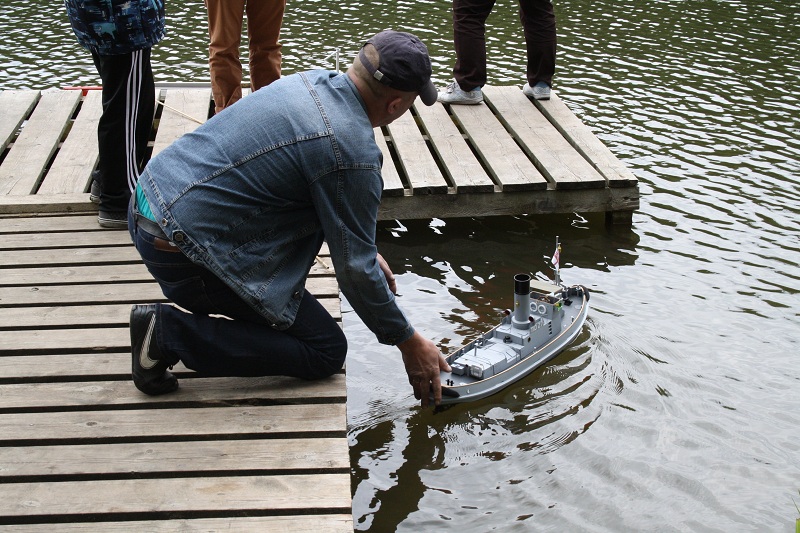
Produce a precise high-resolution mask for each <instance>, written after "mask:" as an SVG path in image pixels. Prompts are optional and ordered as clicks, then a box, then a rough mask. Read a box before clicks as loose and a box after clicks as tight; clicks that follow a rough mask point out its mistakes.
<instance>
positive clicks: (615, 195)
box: [378, 106, 639, 220]
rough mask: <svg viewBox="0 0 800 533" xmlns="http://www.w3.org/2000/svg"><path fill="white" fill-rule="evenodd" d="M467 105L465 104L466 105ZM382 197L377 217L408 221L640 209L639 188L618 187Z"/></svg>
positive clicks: (379, 218)
mask: <svg viewBox="0 0 800 533" xmlns="http://www.w3.org/2000/svg"><path fill="white" fill-rule="evenodd" d="M464 107H466V106H464ZM408 200H409V199H408V198H396V197H388V198H384V199H382V200H381V207H380V210H379V211H378V220H405V219H415V218H420V216H421V215H422V214H429V215H428V216H431V217H438V218H454V217H471V216H475V215H476V214H480V215H481V216H499V215H519V214H520V213H536V214H551V213H574V212H576V211H577V212H579V213H608V212H611V211H634V210H636V209H638V208H639V189H638V188H636V187H615V188H603V189H568V190H558V191H556V190H555V189H549V190H544V191H515V192H510V193H507V192H502V193H484V194H477V193H476V194H447V195H436V196H419V197H415V198H414V200H413V201H411V202H409V201H408Z"/></svg>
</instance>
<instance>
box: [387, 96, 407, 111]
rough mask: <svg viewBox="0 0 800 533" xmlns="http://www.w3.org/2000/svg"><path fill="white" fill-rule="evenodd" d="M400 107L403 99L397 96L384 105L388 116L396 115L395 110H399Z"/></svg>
mask: <svg viewBox="0 0 800 533" xmlns="http://www.w3.org/2000/svg"><path fill="white" fill-rule="evenodd" d="M402 105H403V98H401V97H400V96H397V97H395V98H392V99H391V100H389V103H388V104H386V111H387V112H388V113H389V115H395V114H396V113H397V110H398V109H400V108H401V106H402Z"/></svg>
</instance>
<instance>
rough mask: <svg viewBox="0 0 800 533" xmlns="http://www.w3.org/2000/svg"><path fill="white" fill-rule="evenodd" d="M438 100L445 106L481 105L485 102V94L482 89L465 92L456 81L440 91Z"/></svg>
mask: <svg viewBox="0 0 800 533" xmlns="http://www.w3.org/2000/svg"><path fill="white" fill-rule="evenodd" d="M437 100H438V101H439V102H442V103H443V104H480V103H481V102H483V93H482V92H481V88H480V87H478V88H476V89H472V90H471V91H465V90H463V89H462V88H461V87H459V86H458V82H457V81H455V80H454V81H453V83H451V84H450V85H448V86H447V87H445V88H444V89H442V90H441V91H439V96H438V97H437Z"/></svg>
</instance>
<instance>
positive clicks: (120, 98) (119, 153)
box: [92, 48, 156, 213]
mask: <svg viewBox="0 0 800 533" xmlns="http://www.w3.org/2000/svg"><path fill="white" fill-rule="evenodd" d="M92 59H93V60H94V64H95V67H96V68H97V72H98V73H99V74H100V79H101V80H102V81H103V115H102V116H101V117H100V121H99V123H98V125H97V140H98V148H99V153H100V157H99V161H98V163H97V171H96V172H95V173H94V176H93V177H94V179H95V180H97V181H98V182H99V184H100V189H101V195H100V209H101V210H102V211H108V212H117V213H124V212H125V211H126V210H127V208H128V200H129V199H130V196H131V192H132V191H133V189H134V188H135V187H136V182H137V181H138V179H139V170H140V168H141V165H142V162H143V160H144V157H145V155H146V152H147V141H148V139H149V137H150V131H151V129H152V127H153V115H154V113H155V95H156V92H155V91H156V90H155V82H154V80H153V71H152V70H151V68H150V49H149V48H146V49H144V50H137V51H135V52H131V53H130V54H121V55H113V56H101V55H98V54H96V53H92Z"/></svg>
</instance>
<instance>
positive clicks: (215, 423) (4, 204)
mask: <svg viewBox="0 0 800 533" xmlns="http://www.w3.org/2000/svg"><path fill="white" fill-rule="evenodd" d="M485 96H486V101H487V103H486V104H482V105H478V106H443V105H441V104H436V105H434V106H432V107H424V106H416V107H415V108H414V109H412V112H411V113H407V114H406V115H404V116H403V117H402V118H401V119H399V120H397V121H396V122H394V123H393V124H391V125H389V126H388V127H385V128H382V129H380V130H376V132H375V133H376V140H377V141H378V144H379V145H380V146H381V149H382V150H383V152H384V169H383V170H384V172H383V174H384V181H385V188H384V195H383V199H382V205H381V211H380V218H381V219H401V220H402V219H411V218H445V217H460V216H486V215H518V214H525V213H529V214H536V213H559V212H573V211H578V212H602V213H606V215H607V217H608V218H610V219H611V220H612V221H615V222H623V223H625V222H630V218H631V213H632V212H633V211H634V210H635V209H637V208H638V205H639V193H638V186H637V181H636V178H635V177H634V176H633V175H632V174H631V173H630V172H629V171H628V170H627V169H626V168H625V167H624V166H623V165H622V164H621V163H620V162H619V161H618V160H617V159H616V158H615V157H614V156H613V155H612V154H611V152H609V150H608V149H607V148H606V147H605V146H603V144H602V143H601V142H600V141H599V140H598V139H597V138H596V137H595V136H594V135H592V133H591V132H590V131H589V130H588V128H586V126H584V125H583V124H582V123H581V122H580V121H579V120H578V119H577V118H576V117H575V115H573V114H572V112H571V111H569V109H568V108H567V107H566V106H565V105H564V103H563V102H562V101H561V100H560V99H559V98H558V97H557V96H555V95H554V96H553V98H552V99H551V100H550V101H547V102H536V103H534V102H531V101H530V100H528V98H526V97H525V96H524V95H522V93H521V91H520V90H519V89H517V88H513V87H487V88H486V89H485ZM100 97H101V94H100V92H99V91H88V92H86V93H85V94H84V93H83V92H81V91H66V90H63V91H62V90H52V91H44V92H39V91H2V92H0V529H2V530H3V531H26V532H45V531H47V532H51V531H54V530H55V531H59V532H60V531H82V530H92V531H100V530H102V531H216V530H231V531H281V532H293V531H307V532H312V531H313V532H315V533H316V532H319V531H325V532H335V531H352V530H353V521H352V515H351V512H352V511H351V493H350V476H349V472H350V467H349V455H348V446H347V420H346V380H345V373H344V372H342V373H341V374H338V375H336V376H334V377H333V378H331V379H328V380H323V381H320V382H311V383H309V382H303V381H299V380H294V379H288V378H264V379H234V378H225V379H221V378H214V379H210V378H201V377H198V376H196V375H195V374H194V373H192V372H190V371H188V370H187V369H185V368H183V367H181V366H178V367H176V369H175V371H176V374H177V376H178V377H179V379H180V382H181V388H180V389H179V391H178V392H176V393H175V394H170V395H167V396H164V397H148V396H145V395H143V394H141V393H139V391H137V390H136V389H135V388H134V386H133V384H132V382H131V380H130V365H131V359H130V357H131V356H130V339H129V333H128V317H129V312H130V306H131V304H134V303H143V302H154V301H163V296H162V294H161V291H160V289H159V288H158V285H157V284H156V283H155V282H154V281H153V280H152V279H151V277H150V275H149V273H148V272H147V270H146V269H145V267H144V266H143V265H142V264H141V261H140V259H139V257H138V254H137V253H136V251H135V250H134V248H133V246H132V245H131V243H130V238H129V236H128V234H127V232H125V231H108V230H102V229H101V228H100V227H99V226H98V225H97V221H96V209H97V208H96V206H95V205H94V204H92V203H91V202H90V201H89V195H88V192H87V191H88V190H89V186H90V180H91V172H92V170H93V169H94V167H95V165H96V163H97V138H96V128H97V121H98V119H99V117H100V112H101V98H100ZM158 98H159V101H160V102H161V104H162V105H160V106H158V108H157V113H156V117H155V120H154V123H153V136H152V141H151V148H152V153H153V154H156V153H158V152H159V151H161V150H162V149H163V148H164V147H166V146H168V145H169V144H170V143H172V142H173V141H174V140H175V139H177V138H178V137H180V136H181V135H183V134H184V133H186V132H188V131H191V130H192V129H194V128H196V127H197V126H198V125H199V124H200V123H202V122H204V121H205V120H206V119H207V118H208V116H209V113H210V110H211V107H212V106H211V92H210V90H209V89H208V88H197V87H187V86H182V85H178V86H170V87H161V88H159V89H158ZM322 261H323V264H318V265H316V266H315V267H314V269H313V270H312V275H311V277H310V279H309V285H308V288H309V290H310V291H311V292H312V293H313V294H315V295H316V296H317V297H318V298H320V300H321V301H322V302H323V303H324V304H325V305H326V306H327V307H328V309H329V310H330V311H331V313H332V314H333V315H334V316H335V317H337V318H339V319H341V311H340V301H339V291H338V286H337V284H336V280H335V277H334V275H333V272H332V270H330V269H329V268H328V267H327V265H330V260H329V258H327V257H325V255H324V254H323V257H322Z"/></svg>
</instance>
